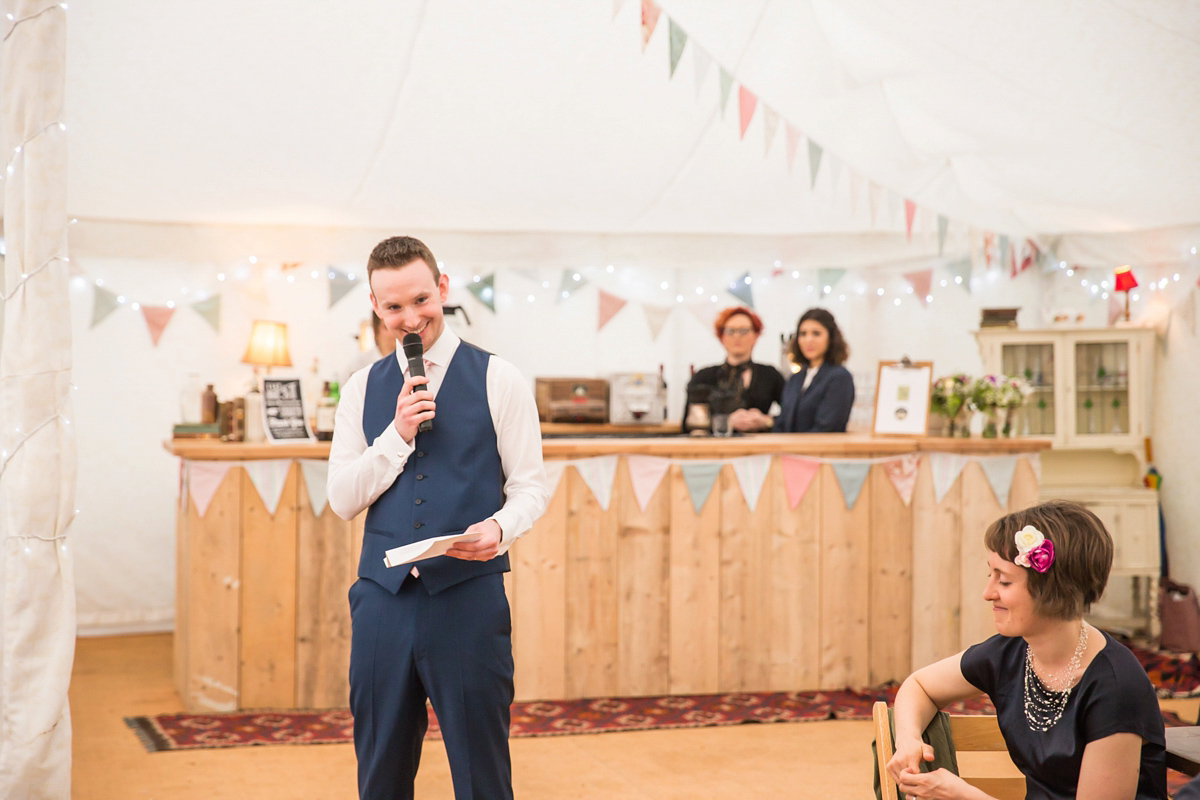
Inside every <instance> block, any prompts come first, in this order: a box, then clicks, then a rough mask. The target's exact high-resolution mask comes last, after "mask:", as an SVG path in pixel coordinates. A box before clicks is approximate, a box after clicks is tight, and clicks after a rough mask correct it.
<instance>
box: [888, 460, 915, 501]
mask: <svg viewBox="0 0 1200 800" xmlns="http://www.w3.org/2000/svg"><path fill="white" fill-rule="evenodd" d="M920 465H921V456H920V454H918V453H909V454H908V455H904V456H901V457H900V458H897V459H894V460H892V461H885V462H883V472H884V474H885V475H887V476H888V480H890V481H891V482H892V487H893V488H894V489H895V490H896V494H898V495H900V499H901V500H903V501H904V505H906V506H907V505H911V504H912V496H913V488H914V487H915V486H916V485H917V468H918V467H919V466H920Z"/></svg>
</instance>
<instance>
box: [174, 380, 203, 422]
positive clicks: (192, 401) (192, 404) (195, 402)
mask: <svg viewBox="0 0 1200 800" xmlns="http://www.w3.org/2000/svg"><path fill="white" fill-rule="evenodd" d="M200 392H201V389H200V373H198V372H189V373H188V376H187V381H186V382H185V383H184V384H183V390H182V391H180V392H179V422H180V424H181V425H199V424H200V419H201V411H200Z"/></svg>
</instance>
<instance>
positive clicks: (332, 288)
mask: <svg viewBox="0 0 1200 800" xmlns="http://www.w3.org/2000/svg"><path fill="white" fill-rule="evenodd" d="M358 281H359V279H358V278H351V277H350V276H349V275H347V274H346V273H344V272H341V271H339V270H336V269H334V268H333V267H330V268H329V306H328V307H329V308H333V306H334V304H335V303H337V301H338V300H341V299H342V298H343V297H345V296H346V295H347V294H349V293H350V290H351V289H353V288H354V287H355V286H357V285H358Z"/></svg>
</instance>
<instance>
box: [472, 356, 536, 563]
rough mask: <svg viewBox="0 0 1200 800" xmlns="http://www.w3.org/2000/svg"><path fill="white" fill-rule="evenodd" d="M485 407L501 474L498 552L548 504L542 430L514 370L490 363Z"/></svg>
mask: <svg viewBox="0 0 1200 800" xmlns="http://www.w3.org/2000/svg"><path fill="white" fill-rule="evenodd" d="M487 393H488V407H489V410H490V411H491V414H492V425H493V426H494V427H495V429H496V446H497V449H498V450H499V451H500V463H501V466H502V467H503V469H504V506H503V507H502V508H501V509H500V510H499V511H497V512H496V513H495V514H493V515H492V517H491V518H492V519H494V520H496V523H497V524H498V525H499V526H500V533H501V537H500V552H501V553H504V552H505V551H507V550H508V548H509V547H510V546H511V545H512V543H513V542H514V541H515V540H516V539H517V538H518V537H520V536H522V535H524V534H525V533H526V532H528V531H529V529H530V528H532V527H533V523H534V522H535V521H536V520H537V518H538V517H540V516H541V515H542V512H543V511H545V510H546V504H547V503H548V502H549V501H550V490H549V489H548V488H547V485H546V470H545V466H544V465H543V464H542V429H541V423H540V422H539V420H538V413H537V403H536V402H535V401H534V399H533V392H532V391H530V389H529V387H528V386H526V385H525V380H524V378H523V377H522V376H521V373H520V372H518V371H517V368H516V367H514V366H513V365H512V364H510V363H508V362H507V361H505V360H503V359H501V358H497V357H496V356H492V357H491V358H490V359H488V372H487Z"/></svg>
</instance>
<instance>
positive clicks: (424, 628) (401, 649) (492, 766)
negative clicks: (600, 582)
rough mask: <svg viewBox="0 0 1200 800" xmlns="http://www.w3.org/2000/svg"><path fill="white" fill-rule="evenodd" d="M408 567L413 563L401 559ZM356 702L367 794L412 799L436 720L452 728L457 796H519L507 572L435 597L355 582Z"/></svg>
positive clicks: (479, 799) (449, 745)
mask: <svg viewBox="0 0 1200 800" xmlns="http://www.w3.org/2000/svg"><path fill="white" fill-rule="evenodd" d="M401 569H403V567H401ZM350 617H351V621H352V629H353V630H352V635H351V647H350V710H351V712H352V713H353V714H354V751H355V754H356V755H357V756H358V793H359V797H361V798H363V800H411V798H412V797H413V780H414V778H415V777H416V774H417V765H418V764H419V763H420V760H421V743H422V740H423V737H424V736H425V730H426V728H427V727H428V726H429V718H428V715H427V712H426V709H425V700H426V698H428V699H429V700H430V702H431V703H432V704H433V710H434V712H435V713H436V714H437V718H438V723H439V724H440V725H441V728H442V739H443V741H444V742H445V745H446V754H447V756H449V760H450V774H451V778H452V779H453V782H454V797H455V798H456V800H511V798H512V796H513V792H512V762H511V761H510V759H509V752H508V725H509V706H510V705H511V704H512V701H513V680H512V679H513V660H512V622H511V617H510V615H509V608H508V598H506V597H505V595H504V576H503V575H502V574H499V573H497V574H494V575H481V576H479V577H477V578H471V579H470V580H467V581H464V582H462V583H460V584H457V585H455V586H452V587H450V588H449V589H446V590H444V591H441V592H438V593H437V594H434V595H430V594H429V593H428V592H427V591H426V590H425V587H424V585H423V584H422V583H421V581H420V580H418V579H417V578H414V577H412V576H411V575H409V576H408V577H407V578H406V579H405V581H404V583H403V584H402V585H401V587H400V591H399V592H397V593H396V594H392V593H391V592H389V591H388V590H387V589H385V588H383V587H382V586H380V585H379V584H377V583H375V582H374V581H371V580H367V579H364V578H359V580H358V581H357V582H356V583H355V584H354V585H353V586H352V587H350Z"/></svg>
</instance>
